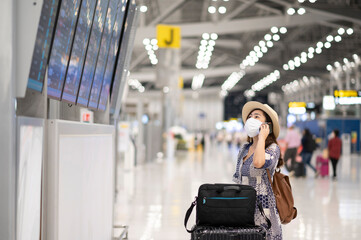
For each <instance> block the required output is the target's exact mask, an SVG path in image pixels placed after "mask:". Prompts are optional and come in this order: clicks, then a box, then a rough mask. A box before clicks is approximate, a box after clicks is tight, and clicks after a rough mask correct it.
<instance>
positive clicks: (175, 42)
mask: <svg viewBox="0 0 361 240" xmlns="http://www.w3.org/2000/svg"><path fill="white" fill-rule="evenodd" d="M180 39H181V35H180V27H178V26H171V25H157V40H158V47H160V48H180Z"/></svg>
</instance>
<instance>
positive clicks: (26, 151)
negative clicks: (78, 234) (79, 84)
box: [16, 117, 44, 240]
mask: <svg viewBox="0 0 361 240" xmlns="http://www.w3.org/2000/svg"><path fill="white" fill-rule="evenodd" d="M43 131H44V120H43V119H35V118H26V117H19V118H18V139H17V144H16V145H17V148H18V150H17V156H18V157H17V158H18V160H17V201H16V203H17V206H16V215H17V217H16V239H17V240H25V239H26V240H39V238H40V213H41V209H40V208H41V172H42V171H41V168H42V160H43Z"/></svg>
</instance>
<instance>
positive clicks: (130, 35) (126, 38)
mask: <svg viewBox="0 0 361 240" xmlns="http://www.w3.org/2000/svg"><path fill="white" fill-rule="evenodd" d="M135 10H136V5H135V1H134V0H132V1H131V2H130V5H129V9H128V12H127V17H126V20H125V25H124V33H123V36H122V41H121V45H120V52H119V55H118V61H117V63H116V64H117V65H116V70H115V75H114V78H113V85H112V88H111V90H110V91H111V100H110V113H111V114H113V113H114V110H115V107H116V104H117V101H118V99H121V98H122V94H123V89H124V86H125V81H126V79H127V76H126V75H127V74H128V70H129V69H128V67H129V61H130V58H131V55H132V51H133V45H134V37H135V29H136V27H137V26H136V24H134V20H135V19H136V18H135V14H136V11H135Z"/></svg>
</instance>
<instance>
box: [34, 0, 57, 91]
mask: <svg viewBox="0 0 361 240" xmlns="http://www.w3.org/2000/svg"><path fill="white" fill-rule="evenodd" d="M58 7H59V1H56V0H44V2H43V6H42V9H41V15H40V20H39V26H38V31H37V34H36V42H35V47H34V52H33V57H32V61H31V66H30V73H29V79H28V88H30V89H33V90H36V91H38V92H42V91H43V87H44V77H45V70H46V66H47V64H48V58H49V52H50V45H51V42H52V39H53V32H54V26H55V21H56V15H57V13H58Z"/></svg>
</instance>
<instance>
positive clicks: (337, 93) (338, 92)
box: [333, 90, 358, 97]
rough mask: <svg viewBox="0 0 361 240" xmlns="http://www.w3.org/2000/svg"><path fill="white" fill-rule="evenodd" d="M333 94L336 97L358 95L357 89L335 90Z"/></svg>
mask: <svg viewBox="0 0 361 240" xmlns="http://www.w3.org/2000/svg"><path fill="white" fill-rule="evenodd" d="M333 95H334V96H335V97H358V93H357V91H356V90H335V91H334V92H333Z"/></svg>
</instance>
